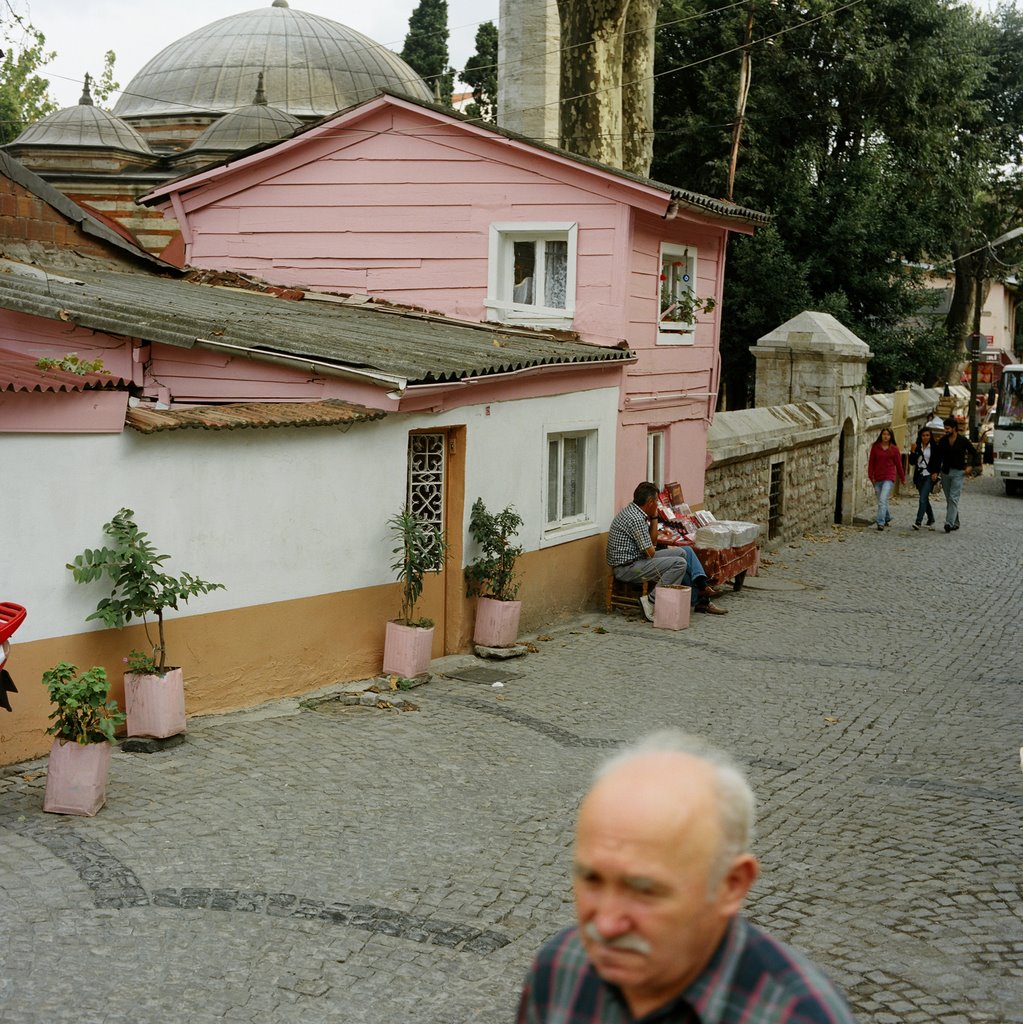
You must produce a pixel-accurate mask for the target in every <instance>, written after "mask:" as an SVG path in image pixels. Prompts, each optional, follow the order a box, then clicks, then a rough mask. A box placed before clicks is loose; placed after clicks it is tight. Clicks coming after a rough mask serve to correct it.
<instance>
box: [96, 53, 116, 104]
mask: <svg viewBox="0 0 1023 1024" xmlns="http://www.w3.org/2000/svg"><path fill="white" fill-rule="evenodd" d="M116 61H117V54H116V53H114V51H113V50H107V52H106V53H105V54H103V70H102V71H101V72H100V76H99V78H98V79H94V80H93V83H92V94H93V96H94V97H95V98H96V99H97V100H99V102H100V103H103V104H105V103H106V102H107V101H108V100H109V99H110V97H111V96H112V95H113V94H114V93H115V92H117V90H118V89H120V88H121V83H120V82H117V81H115V80H114V64H115V62H116Z"/></svg>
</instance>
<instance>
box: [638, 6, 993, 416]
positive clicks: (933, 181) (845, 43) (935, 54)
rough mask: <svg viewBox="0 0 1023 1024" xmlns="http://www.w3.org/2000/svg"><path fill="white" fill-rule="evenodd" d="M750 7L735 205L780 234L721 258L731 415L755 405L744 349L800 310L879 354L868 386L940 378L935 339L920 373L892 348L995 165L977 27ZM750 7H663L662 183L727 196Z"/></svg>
mask: <svg viewBox="0 0 1023 1024" xmlns="http://www.w3.org/2000/svg"><path fill="white" fill-rule="evenodd" d="M753 4H754V6H753V8H752V9H753V12H754V25H755V27H754V32H753V42H752V47H751V57H752V64H753V72H752V89H751V91H750V94H749V99H748V104H747V107H746V120H745V125H744V133H743V135H742V147H741V150H740V152H739V158H738V168H737V174H736V179H735V197H736V201H737V202H739V203H740V204H742V205H746V206H750V207H753V208H755V209H761V210H766V211H768V212H770V213H771V214H772V216H773V228H772V230H771V231H761V232H759V233H758V235H757V236H756V237H754V238H747V237H736V236H733V239H732V241H731V243H730V247H729V258H728V264H727V270H726V284H725V302H724V304H723V306H722V363H723V377H724V385H725V388H724V390H725V391H726V393H727V395H728V402H729V405H730V406H736V405H739V406H741V405H743V404H745V400H746V398H747V396H748V395H749V392H750V386H751V378H752V376H753V372H752V371H753V359H752V357H751V355H750V354H749V351H748V349H749V347H750V346H751V345H755V344H756V341H757V339H758V338H759V337H760V336H762V335H763V334H764V333H766V332H767V331H769V330H771V329H772V328H774V327H776V326H778V324H779V323H781V322H783V321H784V320H785V319H788V318H789V317H791V316H794V315H795V314H796V313H798V312H800V311H801V310H803V309H807V308H811V309H817V310H821V311H824V312H829V313H832V314H833V315H835V316H837V317H839V319H841V320H842V322H843V323H845V324H846V325H847V326H848V327H849V328H850V329H851V330H853V331H854V332H855V333H856V334H858V335H859V336H860V337H862V338H863V339H864V341H866V342H867V344H869V345H870V346H871V348H872V350H873V351H874V352H875V359H874V360H873V361H872V363H871V364H870V369H869V372H870V374H871V379H872V382H873V383H874V384H876V385H880V384H881V382H882V381H884V382H885V383H886V384H889V383H890V382H893V381H894V382H895V383H896V384H898V383H902V382H903V381H905V380H906V379H917V380H919V379H924V380H927V379H928V378H930V377H934V376H936V375H938V374H939V373H940V363H941V359H940V356H938V355H936V352H935V345H934V343H933V337H930V336H928V337H927V338H926V339H923V334H924V333H926V331H924V332H923V333H922V334H921V338H922V340H921V343H920V344H919V345H917V346H915V357H916V359H917V362H912V361H910V362H907V360H905V359H903V358H902V355H901V354H900V353H902V352H903V351H904V350H905V346H906V340H907V339H906V324H907V323H913V322H914V317H915V316H916V314H917V313H918V312H919V310H920V308H921V304H922V302H923V301H924V300H925V298H926V296H925V294H924V292H923V290H922V289H921V287H920V283H919V280H918V278H919V276H920V275H919V274H918V273H917V272H916V271H914V270H913V269H911V267H912V266H913V265H915V264H919V263H922V262H924V261H925V260H928V259H929V260H931V261H932V262H938V261H939V260H940V258H941V257H942V256H943V255H944V254H945V253H947V252H948V248H949V238H950V237H952V233H953V231H954V229H955V225H956V224H957V223H960V221H959V219H958V218H959V217H960V216H961V211H962V208H963V206H964V197H965V196H969V195H972V194H973V193H974V191H975V189H976V186H977V184H978V182H979V180H980V179H981V177H982V174H981V172H980V171H979V170H978V168H979V167H984V166H987V164H988V161H989V160H990V156H991V153H990V146H989V145H988V143H987V141H986V138H985V136H984V135H983V133H982V132H981V131H980V129H981V128H982V126H983V122H984V118H985V110H986V103H985V101H984V99H983V97H982V96H981V95H980V91H981V87H982V85H983V83H984V81H985V75H986V72H987V61H986V59H985V57H984V55H983V53H982V48H981V45H980V44H981V42H982V37H983V32H982V29H981V27H980V21H979V18H978V16H977V15H976V14H975V13H973V12H971V11H970V10H969V9H968V8H965V7H952V6H950V5H948V4H946V3H945V0H876V2H875V3H872V4H869V5H868V4H858V5H854V6H847V7H845V8H844V9H843V8H838V9H835V7H834V5H833V4H831V3H827V2H825V0H799V2H797V0H780V3H778V4H777V5H771V4H769V3H768V2H767V0H753ZM715 6H717V7H719V9H718V10H715V9H714V8H715ZM749 10H750V9H749V8H748V7H747V6H746V5H743V6H742V7H738V8H731V9H726V8H721V7H720V5H715V4H714V3H713V0H663V4H662V7H661V16H660V23H661V29H660V31H659V33H658V55H657V64H656V71H657V74H658V79H657V82H658V85H657V93H656V99H655V105H656V106H655V125H656V127H657V130H658V137H657V143H656V146H655V160H654V167H653V172H652V173H653V176H654V177H656V178H659V179H660V180H663V181H670V182H673V183H676V184H678V185H680V186H682V187H685V188H690V189H694V190H696V191H699V192H704V193H706V194H708V195H717V196H722V195H725V194H726V191H727V177H728V163H729V154H730V150H731V145H732V131H733V124H734V121H735V116H736V114H735V110H736V92H737V88H738V77H739V60H740V54H741V48H742V46H743V43H744V40H745V38H746V36H745V33H746V21H747V17H748V15H749ZM769 37H771V39H772V44H773V45H769V44H768V42H767V39H768V38H769ZM719 55H720V56H719ZM964 147H967V148H964ZM938 347H939V349H940V346H938ZM928 382H929V381H928Z"/></svg>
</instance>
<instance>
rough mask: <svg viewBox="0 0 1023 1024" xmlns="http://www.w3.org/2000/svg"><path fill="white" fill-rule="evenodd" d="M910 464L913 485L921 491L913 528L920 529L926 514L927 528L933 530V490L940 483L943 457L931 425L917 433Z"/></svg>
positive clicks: (910, 453)
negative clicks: (939, 451)
mask: <svg viewBox="0 0 1023 1024" xmlns="http://www.w3.org/2000/svg"><path fill="white" fill-rule="evenodd" d="M909 464H910V465H911V466H912V467H913V486H914V487H915V488H916V489H917V490H918V491H919V492H920V501H919V502H918V503H917V506H916V522H915V523H913V529H914V530H919V529H920V524H921V523H922V522H923V519H924V516H925V515H926V516H927V529H928V530H933V529H934V509H933V508H931V491H933V490H934V488H935V487H936V486H937V484H938V472H939V470H940V469H941V459H939V458H938V445H937V443H936V442H935V440H934V436H933V435H932V434H931V431H930V428H929V427H921V429H920V433H919V434H917V435H916V440H915V441H914V442H913V445H912V447H911V448H910V449H909Z"/></svg>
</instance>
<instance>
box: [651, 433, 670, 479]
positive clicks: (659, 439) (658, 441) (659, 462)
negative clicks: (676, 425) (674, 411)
mask: <svg viewBox="0 0 1023 1024" xmlns="http://www.w3.org/2000/svg"><path fill="white" fill-rule="evenodd" d="M667 443H668V432H667V431H666V430H650V431H648V432H647V435H646V479H647V480H649V481H650V482H651V483H655V484H657V489H658V490H659V491H662V490H664V483H665V481H664V462H665V447H666V445H667Z"/></svg>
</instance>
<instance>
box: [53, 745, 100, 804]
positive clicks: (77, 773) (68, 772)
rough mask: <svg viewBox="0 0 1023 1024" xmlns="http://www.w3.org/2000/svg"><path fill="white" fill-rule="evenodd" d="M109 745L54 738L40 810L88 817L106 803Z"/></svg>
mask: <svg viewBox="0 0 1023 1024" xmlns="http://www.w3.org/2000/svg"><path fill="white" fill-rule="evenodd" d="M109 770H110V744H109V743H88V744H86V745H85V746H82V745H81V744H79V743H61V742H60V740H59V739H58V740H54V741H53V746H52V747H50V762H49V767H48V768H47V770H46V796H45V797H44V798H43V810H44V811H47V812H48V813H49V814H81V815H84V816H85V817H87V818H91V817H92V816H93V815H94V814H95V813H96V812H97V811H98V810H99V809H100V808H101V807H102V806H103V805H104V804H105V803H106V802H107V773H108V771H109Z"/></svg>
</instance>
